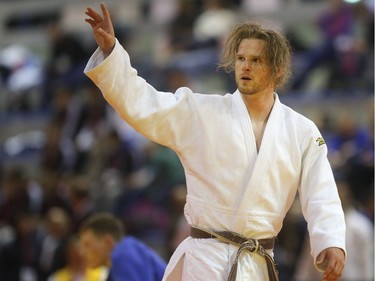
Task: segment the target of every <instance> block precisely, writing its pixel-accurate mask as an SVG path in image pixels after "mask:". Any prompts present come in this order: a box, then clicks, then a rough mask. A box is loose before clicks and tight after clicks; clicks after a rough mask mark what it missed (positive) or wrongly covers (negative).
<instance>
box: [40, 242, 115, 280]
mask: <svg viewBox="0 0 375 281" xmlns="http://www.w3.org/2000/svg"><path fill="white" fill-rule="evenodd" d="M64 255H65V257H66V261H67V262H66V265H65V266H64V267H62V268H60V269H58V270H56V271H54V272H53V273H52V274H51V275H50V276H49V277H48V279H43V280H47V281H105V280H107V275H108V269H107V268H106V267H97V268H93V269H90V268H87V266H86V263H85V261H84V260H83V258H82V256H81V253H80V249H79V241H78V239H77V238H76V237H75V236H72V237H70V238H69V240H68V242H67V243H66V246H65V249H64Z"/></svg>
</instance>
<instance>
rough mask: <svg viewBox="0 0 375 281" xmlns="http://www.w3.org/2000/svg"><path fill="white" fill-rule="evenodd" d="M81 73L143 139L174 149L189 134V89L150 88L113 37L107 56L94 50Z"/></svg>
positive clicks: (191, 104) (191, 117)
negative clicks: (113, 42)
mask: <svg viewBox="0 0 375 281" xmlns="http://www.w3.org/2000/svg"><path fill="white" fill-rule="evenodd" d="M84 72H85V74H86V75H87V76H88V77H89V78H90V79H91V80H92V81H93V82H94V83H95V84H96V85H97V86H98V88H99V89H100V90H101V92H102V93H103V96H104V98H105V99H106V100H107V101H108V103H109V104H111V106H112V107H113V108H114V109H115V110H116V111H117V113H118V114H119V115H120V116H121V117H122V118H123V119H124V120H125V121H127V122H128V123H129V124H130V125H131V126H132V127H133V128H134V129H136V130H137V131H138V132H140V133H141V134H142V135H144V136H145V137H146V138H148V139H150V140H152V141H155V142H157V143H160V144H162V145H165V146H169V147H171V148H174V147H176V145H179V144H181V143H183V142H184V141H186V138H188V137H189V135H190V134H191V133H192V132H191V128H192V123H193V122H194V114H193V112H194V110H193V109H192V107H193V106H194V101H193V100H194V99H193V97H192V96H193V93H192V92H191V90H190V89H188V88H180V89H178V90H177V91H176V93H168V92H160V91H157V90H156V89H154V88H153V87H152V86H151V85H150V84H148V83H147V82H146V81H145V80H144V79H143V78H141V77H139V76H138V75H137V71H136V70H135V69H134V68H133V67H132V66H131V64H130V58H129V55H128V53H127V52H126V51H125V50H124V49H123V47H122V46H121V45H120V44H119V42H118V41H117V39H116V43H115V47H114V49H113V51H112V53H111V54H110V55H109V56H108V57H107V58H104V56H103V54H102V52H101V51H100V50H99V49H98V50H96V51H95V53H94V54H93V55H92V57H91V58H90V60H89V62H88V63H87V65H86V68H85V70H84Z"/></svg>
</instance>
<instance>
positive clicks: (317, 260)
mask: <svg viewBox="0 0 375 281" xmlns="http://www.w3.org/2000/svg"><path fill="white" fill-rule="evenodd" d="M325 258H326V253H325V252H322V253H320V254H319V256H318V257H317V259H316V263H317V264H322V263H323V262H324V260H325Z"/></svg>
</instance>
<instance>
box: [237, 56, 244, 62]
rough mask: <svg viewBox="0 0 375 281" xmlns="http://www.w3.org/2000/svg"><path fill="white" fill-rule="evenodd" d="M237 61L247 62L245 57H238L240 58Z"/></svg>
mask: <svg viewBox="0 0 375 281" xmlns="http://www.w3.org/2000/svg"><path fill="white" fill-rule="evenodd" d="M237 60H238V61H244V60H245V58H244V57H242V56H238V57H237Z"/></svg>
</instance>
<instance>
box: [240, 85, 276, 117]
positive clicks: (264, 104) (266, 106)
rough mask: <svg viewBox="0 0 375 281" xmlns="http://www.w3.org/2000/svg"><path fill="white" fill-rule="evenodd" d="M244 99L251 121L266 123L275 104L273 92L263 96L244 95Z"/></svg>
mask: <svg viewBox="0 0 375 281" xmlns="http://www.w3.org/2000/svg"><path fill="white" fill-rule="evenodd" d="M242 98H243V100H244V102H245V105H246V108H247V110H248V112H249V114H250V116H251V119H252V120H254V121H258V122H264V121H265V120H266V119H267V118H268V115H269V114H270V112H271V109H272V106H273V104H274V102H275V97H274V93H273V92H269V93H263V94H262V95H260V94H255V95H242Z"/></svg>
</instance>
